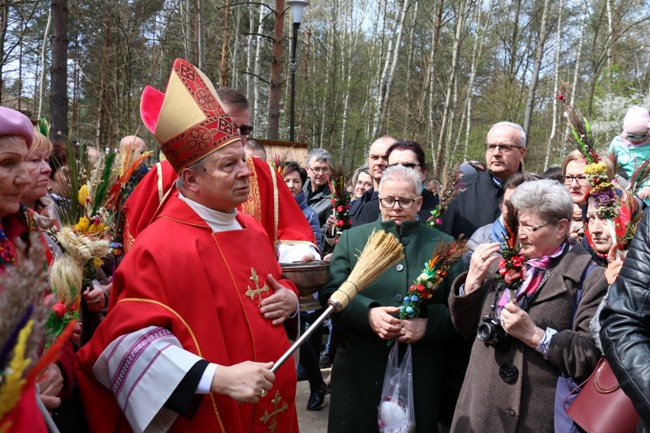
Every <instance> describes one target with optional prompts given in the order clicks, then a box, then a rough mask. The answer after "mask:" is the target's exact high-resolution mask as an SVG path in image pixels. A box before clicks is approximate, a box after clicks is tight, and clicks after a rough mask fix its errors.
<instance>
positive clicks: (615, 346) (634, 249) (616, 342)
mask: <svg viewBox="0 0 650 433" xmlns="http://www.w3.org/2000/svg"><path fill="white" fill-rule="evenodd" d="M600 323H601V326H602V328H601V331H600V339H601V341H602V343H603V349H604V350H605V356H607V360H608V361H609V362H610V364H611V366H612V369H613V370H614V373H615V374H616V378H617V379H618V381H619V383H620V384H621V387H622V388H623V390H624V391H625V393H626V394H627V395H628V396H630V398H631V399H632V402H633V403H634V407H635V408H636V410H637V412H638V413H639V416H640V417H641V420H642V421H643V423H644V424H645V425H650V362H649V359H648V358H649V357H648V353H650V212H649V211H646V212H645V214H644V216H643V220H642V221H641V223H640V224H639V227H638V229H637V232H636V236H635V238H634V240H633V241H632V243H631V244H630V249H629V251H628V253H627V258H626V259H625V262H624V264H623V267H622V268H621V272H620V273H619V275H618V278H617V279H616V282H615V283H614V284H613V285H612V287H611V288H610V291H609V297H608V298H607V304H606V305H605V308H603V311H602V313H601V315H600Z"/></svg>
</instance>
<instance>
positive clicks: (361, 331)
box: [319, 166, 464, 433]
mask: <svg viewBox="0 0 650 433" xmlns="http://www.w3.org/2000/svg"><path fill="white" fill-rule="evenodd" d="M421 191H422V178H421V176H420V174H419V173H418V172H417V171H415V170H414V169H412V168H407V167H400V166H395V167H389V168H387V169H386V170H385V171H384V173H383V176H382V179H381V182H380V184H379V206H380V212H381V216H380V218H379V219H378V220H377V221H375V222H374V223H369V224H364V225H360V226H357V227H353V228H351V229H350V230H346V231H345V232H343V235H342V236H341V238H340V240H339V243H338V245H337V247H336V249H335V250H334V255H333V257H332V261H331V265H330V273H331V276H330V281H329V282H328V284H327V285H326V286H325V287H324V288H323V289H322V290H321V292H320V294H319V299H320V300H321V302H322V303H324V304H325V303H326V302H327V299H328V298H329V296H330V295H331V294H332V293H333V292H334V291H335V290H336V289H337V288H338V287H339V286H340V284H341V283H342V282H343V281H344V280H346V279H347V277H348V276H349V274H350V272H351V271H352V269H353V268H354V266H355V264H356V262H357V259H358V257H357V256H358V252H359V251H361V250H362V249H363V247H364V245H365V244H366V241H367V240H368V236H369V235H370V234H371V233H372V232H373V231H375V230H384V231H386V232H389V233H392V234H394V235H395V236H397V237H399V239H400V240H401V242H402V244H403V245H404V259H403V260H402V261H401V262H399V263H398V264H397V265H394V266H393V267H391V268H390V269H387V270H386V271H385V272H384V273H383V274H381V276H380V277H379V278H378V279H377V280H376V281H375V282H374V283H372V284H371V285H369V286H368V287H367V288H366V289H364V290H363V292H361V293H360V294H358V295H357V296H356V297H355V298H354V299H353V300H352V302H351V303H350V305H349V306H348V307H347V308H346V309H345V310H344V311H343V312H341V313H340V314H336V315H334V316H333V317H332V320H333V321H334V322H335V323H337V324H338V325H339V327H340V328H341V333H342V335H341V342H340V343H339V347H338V351H337V352H336V357H335V358H334V365H333V366H332V368H333V371H336V373H335V374H334V375H335V379H334V380H333V381H332V388H331V398H330V411H329V421H328V431H329V432H332V433H347V432H349V433H359V432H360V433H364V432H377V430H378V427H377V408H378V406H379V404H380V399H381V391H382V384H383V379H384V373H385V370H386V363H387V360H388V354H389V352H390V350H391V348H392V346H391V345H389V344H387V343H388V342H389V341H393V344H400V343H410V344H411V348H412V354H413V393H414V401H415V416H416V425H415V429H416V430H415V431H416V432H420V433H422V432H427V433H428V432H437V431H438V401H439V399H440V398H444V396H441V395H440V384H441V381H442V377H443V375H444V374H445V372H444V369H443V366H442V358H443V353H444V351H445V350H446V347H447V344H446V343H447V342H448V340H449V339H450V338H452V337H454V336H455V335H457V334H456V333H455V331H454V329H453V326H452V324H451V320H450V318H449V309H448V307H447V297H448V296H447V295H448V293H449V287H450V285H451V282H452V281H453V280H454V278H455V277H456V276H457V275H458V274H460V273H461V272H462V271H463V269H464V267H463V265H462V263H461V261H460V260H459V261H458V262H456V263H455V264H454V265H453V266H452V267H451V268H450V270H449V272H448V275H447V277H446V278H445V280H443V282H442V284H441V285H440V287H439V288H438V290H437V292H435V294H434V295H433V298H432V299H431V300H430V301H427V303H426V304H424V306H423V308H422V310H421V315H420V316H419V317H417V318H414V319H409V320H400V319H399V318H398V311H399V305H401V302H402V300H403V298H404V295H405V294H406V293H407V290H408V287H409V286H410V285H411V284H413V281H414V280H415V278H417V277H418V276H419V275H420V272H421V270H422V267H423V264H424V263H425V262H426V261H428V260H430V259H431V255H432V253H433V251H434V250H435V248H436V246H437V245H438V244H439V243H440V242H443V241H444V242H449V241H451V240H452V238H451V237H450V236H448V235H446V234H444V233H442V232H439V231H437V230H434V229H432V228H429V227H427V226H425V225H424V224H421V223H420V222H418V220H417V213H418V211H419V210H420V208H421V206H422V196H421Z"/></svg>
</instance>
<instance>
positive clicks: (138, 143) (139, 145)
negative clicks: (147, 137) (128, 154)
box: [120, 135, 147, 153]
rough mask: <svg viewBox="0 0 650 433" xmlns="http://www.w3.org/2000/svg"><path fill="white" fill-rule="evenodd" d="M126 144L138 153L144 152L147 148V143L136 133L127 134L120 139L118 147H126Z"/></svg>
mask: <svg viewBox="0 0 650 433" xmlns="http://www.w3.org/2000/svg"><path fill="white" fill-rule="evenodd" d="M128 146H131V147H132V148H133V150H135V151H137V152H138V153H144V152H145V151H146V150H147V144H146V143H145V142H144V140H143V139H141V138H140V137H138V136H137V135H127V136H126V137H124V138H122V139H121V140H120V149H126V148H127V147H128Z"/></svg>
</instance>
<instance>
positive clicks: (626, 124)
mask: <svg viewBox="0 0 650 433" xmlns="http://www.w3.org/2000/svg"><path fill="white" fill-rule="evenodd" d="M649 126H650V113H648V110H646V109H645V108H643V107H639V106H634V107H630V108H629V109H628V110H627V114H626V115H625V120H623V132H625V133H626V134H647V133H648V127H649Z"/></svg>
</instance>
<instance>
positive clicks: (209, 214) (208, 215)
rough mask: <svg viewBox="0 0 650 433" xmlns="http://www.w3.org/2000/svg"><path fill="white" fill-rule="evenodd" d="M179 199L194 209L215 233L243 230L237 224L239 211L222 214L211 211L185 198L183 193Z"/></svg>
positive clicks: (234, 210)
mask: <svg viewBox="0 0 650 433" xmlns="http://www.w3.org/2000/svg"><path fill="white" fill-rule="evenodd" d="M178 198H180V199H181V200H183V201H184V202H185V203H187V205H188V206H189V207H191V208H192V210H193V211H194V212H196V214H197V215H198V216H199V217H201V219H202V220H203V221H205V223H206V224H207V225H209V226H210V228H211V229H212V231H213V232H225V231H229V230H241V229H242V226H241V225H240V224H239V222H237V219H236V216H237V209H233V211H232V212H229V213H226V212H220V211H218V210H214V209H210V208H209V207H206V206H203V205H202V204H201V203H197V202H195V201H194V200H191V199H189V198H187V197H185V196H184V195H183V194H182V193H179V194H178Z"/></svg>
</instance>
